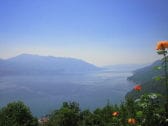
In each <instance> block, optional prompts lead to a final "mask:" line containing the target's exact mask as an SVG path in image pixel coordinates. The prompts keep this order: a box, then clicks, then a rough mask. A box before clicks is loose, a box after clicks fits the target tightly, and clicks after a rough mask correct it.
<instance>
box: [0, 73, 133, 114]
mask: <svg viewBox="0 0 168 126" xmlns="http://www.w3.org/2000/svg"><path fill="white" fill-rule="evenodd" d="M131 75H132V73H131V72H123V71H112V70H102V71H99V72H92V73H87V74H59V75H53V76H3V77H0V106H1V107H2V106H5V105H6V104H7V103H9V102H12V101H17V100H21V101H23V102H24V103H25V104H26V105H28V106H29V107H30V109H31V111H32V113H33V114H34V115H35V116H37V117H40V116H43V115H45V114H48V113H50V112H51V111H52V110H54V109H57V108H59V107H60V106H61V104H62V102H64V101H76V102H78V103H79V104H80V108H82V109H90V110H93V109H95V108H96V107H102V106H104V105H106V104H107V101H108V100H109V101H110V103H111V104H118V103H121V102H122V101H123V100H124V96H125V94H126V93H127V92H128V91H130V90H131V89H132V88H133V86H134V84H133V83H132V82H129V81H127V77H128V76H131Z"/></svg>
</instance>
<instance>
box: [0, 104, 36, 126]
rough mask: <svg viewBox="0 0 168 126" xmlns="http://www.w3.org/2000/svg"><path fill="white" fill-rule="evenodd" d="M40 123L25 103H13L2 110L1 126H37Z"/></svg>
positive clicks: (0, 113)
mask: <svg viewBox="0 0 168 126" xmlns="http://www.w3.org/2000/svg"><path fill="white" fill-rule="evenodd" d="M37 125H38V121H37V119H36V118H34V117H33V116H32V114H31V112H30V109H29V108H28V107H27V106H26V105H24V103H23V102H21V101H18V102H12V103H9V104H8V105H7V106H6V107H3V108H2V109H1V110H0V126H37Z"/></svg>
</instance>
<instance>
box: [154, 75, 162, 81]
mask: <svg viewBox="0 0 168 126" xmlns="http://www.w3.org/2000/svg"><path fill="white" fill-rule="evenodd" d="M153 79H154V80H155V81H160V80H161V79H162V77H161V76H156V77H154V78H153Z"/></svg>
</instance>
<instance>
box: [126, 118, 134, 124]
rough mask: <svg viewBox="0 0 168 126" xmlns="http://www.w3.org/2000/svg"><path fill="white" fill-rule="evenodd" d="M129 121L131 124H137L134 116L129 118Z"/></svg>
mask: <svg viewBox="0 0 168 126" xmlns="http://www.w3.org/2000/svg"><path fill="white" fill-rule="evenodd" d="M128 123H129V124H135V123H136V120H135V119H134V118H129V119H128Z"/></svg>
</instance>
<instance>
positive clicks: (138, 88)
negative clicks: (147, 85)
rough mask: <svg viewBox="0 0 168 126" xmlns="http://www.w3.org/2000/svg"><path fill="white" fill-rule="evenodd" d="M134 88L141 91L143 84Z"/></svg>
mask: <svg viewBox="0 0 168 126" xmlns="http://www.w3.org/2000/svg"><path fill="white" fill-rule="evenodd" d="M134 90H136V91H140V90H142V87H141V85H136V86H135V87H134Z"/></svg>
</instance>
